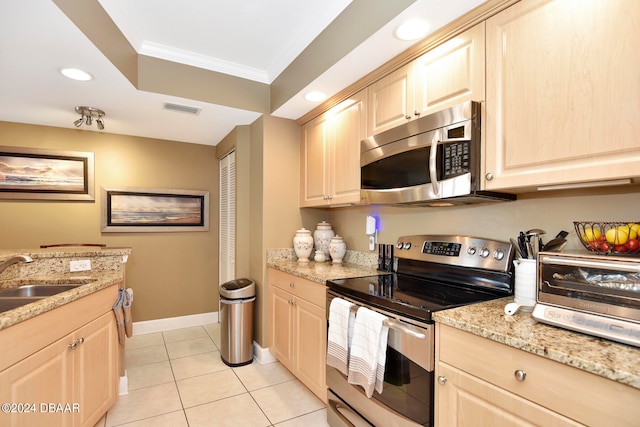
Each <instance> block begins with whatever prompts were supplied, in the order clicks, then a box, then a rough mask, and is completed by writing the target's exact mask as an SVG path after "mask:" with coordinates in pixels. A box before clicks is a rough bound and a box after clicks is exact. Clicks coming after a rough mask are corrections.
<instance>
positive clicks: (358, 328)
mask: <svg viewBox="0 0 640 427" xmlns="http://www.w3.org/2000/svg"><path fill="white" fill-rule="evenodd" d="M385 320H387V317H386V316H384V315H382V314H380V313H377V312H375V311H372V310H369V309H367V308H365V307H360V308H359V309H358V312H357V313H356V321H355V324H354V327H353V341H352V342H351V353H350V355H349V374H348V381H349V383H350V384H355V385H360V386H362V388H364V391H365V394H366V395H367V397H371V396H372V395H373V391H374V390H375V391H377V392H378V393H382V385H383V383H384V368H385V361H386V355H387V337H388V335H389V327H388V326H387V325H386V324H385Z"/></svg>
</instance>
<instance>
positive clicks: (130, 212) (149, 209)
mask: <svg viewBox="0 0 640 427" xmlns="http://www.w3.org/2000/svg"><path fill="white" fill-rule="evenodd" d="M102 196H103V197H102V218H101V225H102V231H103V232H119V233H121V232H169V231H174V232H175V231H208V230H209V192H208V191H196V190H171V189H148V188H103V189H102Z"/></svg>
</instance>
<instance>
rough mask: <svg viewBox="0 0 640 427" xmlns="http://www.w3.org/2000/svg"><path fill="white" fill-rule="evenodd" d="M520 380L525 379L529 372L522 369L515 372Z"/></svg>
mask: <svg viewBox="0 0 640 427" xmlns="http://www.w3.org/2000/svg"><path fill="white" fill-rule="evenodd" d="M513 375H515V377H516V379H517V380H518V381H524V380H525V378H527V373H526V372H525V371H523V370H522V369H518V370H517V371H515V372H514V373H513Z"/></svg>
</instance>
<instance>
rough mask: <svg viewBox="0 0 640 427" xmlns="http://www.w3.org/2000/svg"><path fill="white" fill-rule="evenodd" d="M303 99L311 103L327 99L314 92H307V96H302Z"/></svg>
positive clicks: (320, 93)
mask: <svg viewBox="0 0 640 427" xmlns="http://www.w3.org/2000/svg"><path fill="white" fill-rule="evenodd" d="M304 99H306V100H307V101H311V102H320V101H324V100H325V99H327V95H325V94H324V93H322V92H320V91H317V90H314V91H313V92H309V93H308V94H306V95H305V96H304Z"/></svg>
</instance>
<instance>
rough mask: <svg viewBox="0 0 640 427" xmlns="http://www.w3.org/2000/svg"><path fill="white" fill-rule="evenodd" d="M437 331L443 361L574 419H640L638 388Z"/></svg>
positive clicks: (620, 422) (594, 421) (624, 422)
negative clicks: (520, 378)
mask: <svg viewBox="0 0 640 427" xmlns="http://www.w3.org/2000/svg"><path fill="white" fill-rule="evenodd" d="M437 334H438V335H437V340H438V341H437V342H438V346H439V349H438V351H439V360H440V361H441V362H445V363H447V364H449V365H451V366H454V367H456V368H459V369H461V370H463V371H465V372H467V373H469V374H471V375H474V376H476V377H478V378H480V379H482V380H484V381H487V382H489V383H491V384H494V385H496V386H498V387H500V388H502V389H504V390H507V391H509V392H511V393H514V394H516V395H518V396H521V397H524V398H525V399H528V400H530V401H532V402H535V403H537V404H539V405H542V406H544V407H546V408H548V409H551V410H552V411H555V412H558V413H560V414H563V415H565V416H567V417H569V418H571V419H573V420H576V421H578V422H581V423H584V424H586V425H611V426H613V425H615V426H632V425H637V421H638V419H640V405H638V402H640V390H638V389H636V388H633V387H630V386H627V385H624V384H622V383H618V382H615V381H611V380H608V379H606V378H603V377H599V376H597V375H594V374H591V373H589V372H586V371H582V370H580V369H577V368H573V367H571V366H568V365H564V364H562V363H559V362H555V361H553V360H550V359H546V358H544V357H541V356H537V355H535V354H531V353H527V352H525V351H523V350H518V349H516V348H513V347H509V346H507V345H504V344H500V343H497V342H495V341H491V340H489V339H486V338H482V337H480V336H477V335H474V334H471V333H468V332H464V331H460V330H458V329H455V328H452V327H449V326H446V325H442V324H438V330H437ZM519 371H522V372H525V373H526V377H525V378H524V380H522V381H519V380H518V379H517V378H516V373H517V372H519Z"/></svg>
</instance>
